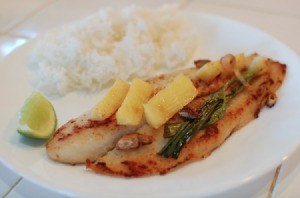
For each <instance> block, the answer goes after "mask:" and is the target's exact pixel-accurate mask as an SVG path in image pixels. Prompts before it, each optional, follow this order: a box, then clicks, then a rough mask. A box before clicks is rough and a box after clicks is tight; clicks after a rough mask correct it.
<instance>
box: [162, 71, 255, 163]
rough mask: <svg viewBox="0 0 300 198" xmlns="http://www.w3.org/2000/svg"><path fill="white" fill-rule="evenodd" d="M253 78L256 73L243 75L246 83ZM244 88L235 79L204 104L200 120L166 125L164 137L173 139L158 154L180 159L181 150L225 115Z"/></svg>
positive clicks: (200, 108)
mask: <svg viewBox="0 0 300 198" xmlns="http://www.w3.org/2000/svg"><path fill="white" fill-rule="evenodd" d="M253 76H254V73H253V72H251V71H248V72H246V73H245V74H244V75H243V77H244V79H245V81H246V82H248V81H250V79H251V78H252V77H253ZM243 88H244V85H243V84H242V83H241V82H240V81H239V80H238V79H237V78H233V79H232V80H229V81H228V82H227V83H226V84H225V85H224V87H223V88H222V89H221V90H220V91H218V92H216V93H213V94H211V95H210V96H209V97H208V99H207V100H206V101H205V102H204V104H203V105H202V106H200V107H199V109H198V110H197V112H198V114H199V117H198V118H196V119H194V120H185V121H182V122H177V123H169V124H166V126H165V134H164V136H165V137H170V136H172V137H171V138H170V140H169V141H168V142H167V144H166V145H165V146H164V147H163V148H162V149H161V150H160V151H159V153H158V154H159V155H161V156H163V157H165V158H169V157H171V158H178V156H179V154H180V151H181V149H182V148H183V147H184V146H185V145H186V144H187V143H188V142H189V140H190V139H191V138H192V136H193V135H194V134H196V133H197V132H198V131H199V130H201V129H203V128H204V127H206V126H208V125H211V124H213V123H215V122H217V121H218V120H220V119H221V118H222V117H223V116H224V115H225V112H226V109H227V106H228V103H229V101H230V100H231V99H232V98H233V97H234V96H235V95H236V94H237V93H239V92H240V91H241V90H242V89H243Z"/></svg>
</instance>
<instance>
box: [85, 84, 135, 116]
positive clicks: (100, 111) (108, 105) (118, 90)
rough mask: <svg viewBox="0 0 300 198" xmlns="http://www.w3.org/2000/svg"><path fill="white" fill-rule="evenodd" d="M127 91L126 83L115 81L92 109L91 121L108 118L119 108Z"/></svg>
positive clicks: (127, 85)
mask: <svg viewBox="0 0 300 198" xmlns="http://www.w3.org/2000/svg"><path fill="white" fill-rule="evenodd" d="M128 89H129V84H128V83H126V82H124V81H122V80H116V82H115V83H114V84H113V86H112V87H111V88H110V89H109V90H108V92H107V93H106V95H105V96H104V97H103V98H102V100H100V102H99V103H98V104H97V105H96V106H95V107H94V108H93V110H92V116H91V119H94V120H105V119H106V118H108V117H110V116H111V115H112V114H113V113H114V112H115V111H116V110H117V109H118V108H119V107H120V106H121V104H122V102H123V100H124V98H125V97H126V94H127V92H128Z"/></svg>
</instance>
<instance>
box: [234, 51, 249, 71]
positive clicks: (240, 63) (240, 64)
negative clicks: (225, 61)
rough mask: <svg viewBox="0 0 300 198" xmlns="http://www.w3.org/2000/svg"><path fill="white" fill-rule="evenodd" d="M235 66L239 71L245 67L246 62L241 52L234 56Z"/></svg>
mask: <svg viewBox="0 0 300 198" xmlns="http://www.w3.org/2000/svg"><path fill="white" fill-rule="evenodd" d="M234 57H235V68H236V69H238V70H239V71H241V70H243V69H246V68H247V62H246V58H245V55H244V54H243V53H240V54H236V55H235V56H234Z"/></svg>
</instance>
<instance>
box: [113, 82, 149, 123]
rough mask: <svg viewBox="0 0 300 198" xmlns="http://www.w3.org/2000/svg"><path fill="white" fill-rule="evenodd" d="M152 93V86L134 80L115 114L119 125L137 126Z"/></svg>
mask: <svg viewBox="0 0 300 198" xmlns="http://www.w3.org/2000/svg"><path fill="white" fill-rule="evenodd" d="M152 92H153V88H152V86H151V85H150V84H149V83H147V82H144V81H142V80H140V79H134V80H133V81H132V84H131V86H130V88H129V91H128V93H127V95H126V98H125V99H124V101H123V103H122V105H121V107H120V108H119V110H118V111H117V113H116V117H117V122H118V124H120V125H138V124H139V123H140V122H141V120H142V118H143V113H144V108H143V104H145V103H146V102H147V101H148V100H149V98H150V96H151V94H152Z"/></svg>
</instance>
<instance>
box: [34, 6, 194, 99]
mask: <svg viewBox="0 0 300 198" xmlns="http://www.w3.org/2000/svg"><path fill="white" fill-rule="evenodd" d="M196 40H197V34H196V32H195V30H194V29H193V28H192V25H191V24H189V23H188V22H187V21H186V19H185V18H184V17H183V16H182V14H181V13H180V12H179V11H178V9H177V8H176V7H174V6H173V7H170V6H169V7H162V8H160V9H157V10H149V9H142V8H137V7H135V6H131V7H126V8H124V9H122V10H113V9H106V10H101V11H99V12H97V13H95V14H93V15H91V16H88V17H86V18H84V19H82V20H80V21H77V22H75V23H72V24H69V25H66V26H64V27H60V28H58V29H55V30H52V31H51V32H49V33H47V34H45V35H43V36H42V37H40V38H39V39H38V41H37V44H36V46H35V48H34V50H33V52H32V56H31V59H30V61H29V67H30V68H31V69H32V71H33V73H34V78H35V83H34V84H35V85H36V86H37V88H38V89H39V90H41V91H43V92H44V93H46V94H48V95H53V94H55V95H65V94H67V93H69V92H72V91H74V90H84V91H88V92H94V91H99V90H100V89H101V88H103V86H107V85H109V84H110V83H112V82H114V81H115V79H117V78H119V79H123V80H127V81H128V80H130V79H132V78H134V77H139V78H147V77H149V76H151V75H153V74H155V73H156V72H157V71H159V70H161V69H163V68H172V69H173V68H177V67H179V66H183V65H185V64H186V63H187V61H189V59H190V58H191V56H192V55H193V52H194V51H195V49H196V47H197V42H195V41H196Z"/></svg>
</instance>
